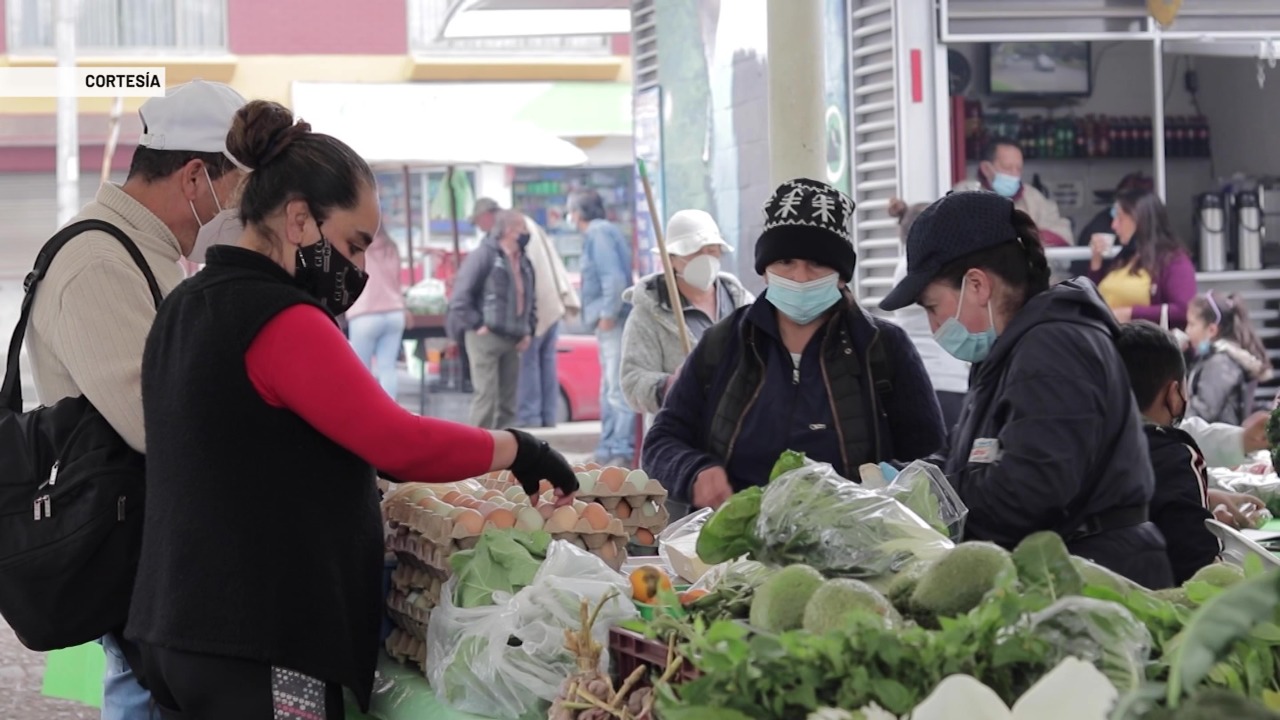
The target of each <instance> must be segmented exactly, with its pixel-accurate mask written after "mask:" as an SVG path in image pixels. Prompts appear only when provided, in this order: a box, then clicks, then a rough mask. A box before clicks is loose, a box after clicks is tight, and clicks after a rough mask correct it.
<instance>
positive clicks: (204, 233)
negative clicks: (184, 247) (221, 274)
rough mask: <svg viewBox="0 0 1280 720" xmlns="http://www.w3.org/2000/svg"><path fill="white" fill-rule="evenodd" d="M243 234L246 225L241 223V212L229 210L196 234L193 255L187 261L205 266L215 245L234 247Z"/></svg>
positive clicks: (221, 213) (235, 209)
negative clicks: (207, 254)
mask: <svg viewBox="0 0 1280 720" xmlns="http://www.w3.org/2000/svg"><path fill="white" fill-rule="evenodd" d="M243 234H244V223H241V222H240V210H239V209H237V208H227V209H226V210H223V211H222V212H219V213H218V214H217V215H214V216H213V219H212V220H210V221H209V222H207V223H205V224H204V225H201V226H200V232H198V233H196V244H195V247H193V248H192V249H191V255H190V257H188V258H187V259H189V260H190V261H191V262H193V263H196V264H198V265H203V264H204V263H205V262H206V260H205V253H206V252H208V251H209V248H211V247H213V246H214V245H234V244H235V243H236V242H237V241H238V240H239V239H240V236H241V235H243Z"/></svg>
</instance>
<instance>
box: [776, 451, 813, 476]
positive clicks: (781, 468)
mask: <svg viewBox="0 0 1280 720" xmlns="http://www.w3.org/2000/svg"><path fill="white" fill-rule="evenodd" d="M806 462H808V459H807V458H806V457H805V456H804V453H802V452H796V451H795V450H788V451H786V452H784V453H782V455H780V456H778V461H777V462H776V463H774V464H773V471H772V472H770V473H769V482H773V481H774V480H777V479H778V476H779V475H782V474H784V473H789V472H791V471H792V470H799V469H800V468H802V467H804V466H805V463H806Z"/></svg>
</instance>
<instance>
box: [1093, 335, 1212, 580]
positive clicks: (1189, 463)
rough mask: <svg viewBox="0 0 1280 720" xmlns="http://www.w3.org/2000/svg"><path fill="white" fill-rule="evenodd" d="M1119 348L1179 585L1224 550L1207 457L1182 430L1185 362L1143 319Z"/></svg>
mask: <svg viewBox="0 0 1280 720" xmlns="http://www.w3.org/2000/svg"><path fill="white" fill-rule="evenodd" d="M1117 347H1118V348H1119V350H1120V357H1121V358H1123V359H1124V364H1125V368H1126V369H1128V371H1129V383H1130V384H1131V385H1132V386H1133V394H1134V397H1135V398H1136V399H1137V401H1138V407H1139V408H1140V409H1141V410H1142V418H1143V421H1144V429H1145V430H1146V434H1147V445H1148V446H1149V448H1150V452H1151V467H1152V469H1153V470H1155V476H1156V488H1155V495H1153V496H1152V498H1151V505H1150V509H1149V512H1150V518H1151V522H1153V523H1155V524H1156V527H1158V528H1160V532H1161V533H1163V534H1164V539H1165V545H1166V546H1167V548H1168V553H1169V563H1170V564H1171V565H1172V566H1173V580H1174V582H1175V583H1177V584H1178V585H1181V584H1182V583H1183V582H1185V581H1186V580H1187V579H1188V578H1190V577H1191V576H1192V575H1194V574H1195V573H1196V571H1197V570H1199V569H1200V568H1202V567H1204V566H1205V565H1209V564H1210V563H1213V562H1215V561H1216V560H1217V558H1218V553H1219V552H1220V551H1221V547H1220V546H1219V545H1218V540H1217V538H1215V537H1214V535H1213V533H1212V532H1210V531H1209V529H1208V528H1207V527H1206V526H1205V524H1204V521H1205V520H1208V519H1210V518H1211V517H1213V516H1212V515H1211V514H1210V513H1209V483H1208V476H1207V475H1206V473H1205V463H1204V456H1203V455H1202V454H1201V453H1200V448H1199V447H1198V446H1197V445H1196V441H1195V440H1193V439H1192V438H1191V436H1190V435H1188V434H1187V433H1185V432H1183V431H1182V430H1179V429H1178V423H1180V422H1181V421H1182V418H1183V416H1184V415H1186V413H1187V406H1188V402H1187V396H1186V390H1187V365H1186V361H1185V360H1184V359H1183V357H1182V351H1181V350H1179V349H1178V344H1177V342H1176V341H1175V340H1174V339H1173V336H1172V335H1170V334H1169V333H1168V332H1166V331H1164V330H1162V329H1161V328H1160V326H1159V325H1156V324H1155V323H1151V322H1147V321H1145V320H1137V321H1134V322H1132V323H1129V324H1127V325H1121V326H1120V338H1119V340H1118V341H1117Z"/></svg>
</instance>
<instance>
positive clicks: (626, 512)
mask: <svg viewBox="0 0 1280 720" xmlns="http://www.w3.org/2000/svg"><path fill="white" fill-rule="evenodd" d="M613 514H614V515H617V516H618V517H619V518H620V519H622V520H626V519H627V518H629V517H631V503H629V502H627V501H626V500H622V501H620V502H619V503H618V507H616V508H614V509H613Z"/></svg>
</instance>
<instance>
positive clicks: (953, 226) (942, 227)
mask: <svg viewBox="0 0 1280 720" xmlns="http://www.w3.org/2000/svg"><path fill="white" fill-rule="evenodd" d="M1014 210H1015V208H1014V204H1013V201H1012V200H1010V199H1009V198H1006V197H1002V196H1000V195H997V194H995V193H993V192H988V191H986V190H973V191H963V192H952V193H947V195H946V196H945V197H943V198H942V199H941V200H939V201H937V202H935V203H934V204H932V205H930V206H929V207H928V208H926V209H925V211H924V212H922V213H920V217H918V218H916V221H915V223H913V224H912V225H911V232H910V233H908V234H907V276H906V277H905V278H903V279H902V282H900V283H898V286H897V287H895V288H894V289H893V290H891V291H889V294H888V295H886V296H885V298H884V300H882V301H880V309H881V310H899V309H901V308H904V307H906V306H908V305H910V304H912V303H914V302H915V301H916V299H917V298H919V297H920V294H921V293H923V292H924V289H925V288H926V287H928V286H929V283H931V282H933V281H934V279H935V278H937V277H938V273H939V272H941V271H942V269H943V268H944V267H946V266H947V265H948V264H949V263H951V261H953V260H956V259H958V258H962V257H964V256H965V255H968V254H970V253H974V252H977V251H979V250H985V249H987V248H989V247H995V246H996V245H1003V244H1004V243H1007V242H1010V241H1013V240H1017V239H1018V231H1017V230H1015V229H1014V227H1013V213H1014Z"/></svg>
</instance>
